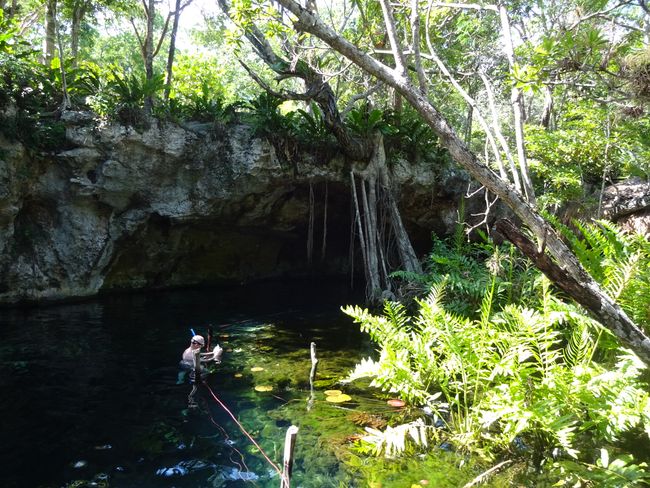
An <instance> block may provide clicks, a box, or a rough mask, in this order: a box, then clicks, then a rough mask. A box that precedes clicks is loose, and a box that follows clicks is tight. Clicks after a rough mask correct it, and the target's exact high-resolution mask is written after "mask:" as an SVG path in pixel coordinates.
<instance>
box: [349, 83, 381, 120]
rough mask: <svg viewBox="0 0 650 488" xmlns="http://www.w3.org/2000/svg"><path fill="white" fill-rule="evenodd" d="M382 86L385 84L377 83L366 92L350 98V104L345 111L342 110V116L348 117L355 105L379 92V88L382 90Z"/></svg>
mask: <svg viewBox="0 0 650 488" xmlns="http://www.w3.org/2000/svg"><path fill="white" fill-rule="evenodd" d="M382 85H383V83H381V82H379V83H375V84H374V85H373V86H371V87H370V88H369V89H368V90H366V91H365V92H363V93H357V94H356V95H354V96H353V97H352V98H350V100H349V101H348V103H347V104H346V105H345V108H344V109H343V110H341V115H346V114H347V113H348V112H349V111H350V110H352V108H353V107H354V104H355V103H357V102H358V101H359V100H363V99H364V98H368V97H369V96H370V95H372V94H373V93H375V92H376V91H377V90H379V88H381V86H382Z"/></svg>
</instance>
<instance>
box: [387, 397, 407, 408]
mask: <svg viewBox="0 0 650 488" xmlns="http://www.w3.org/2000/svg"><path fill="white" fill-rule="evenodd" d="M386 403H388V404H389V405H390V406H391V407H403V406H404V405H406V402H405V401H404V400H400V399H399V398H391V399H390V400H388V401H387V402H386Z"/></svg>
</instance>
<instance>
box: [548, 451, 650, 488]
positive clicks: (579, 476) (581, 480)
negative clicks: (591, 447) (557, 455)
mask: <svg viewBox="0 0 650 488" xmlns="http://www.w3.org/2000/svg"><path fill="white" fill-rule="evenodd" d="M633 461H634V458H633V457H632V456H631V455H629V454H624V455H621V456H619V457H616V458H614V459H612V460H610V458H609V452H608V451H607V449H604V448H603V449H601V450H600V457H599V458H598V459H597V460H596V461H595V462H593V463H587V462H576V461H574V460H563V461H557V462H555V463H553V464H552V466H551V468H550V476H551V477H552V479H553V481H556V480H557V481H556V483H555V485H554V486H598V487H602V488H628V487H632V486H647V485H648V483H650V473H649V472H648V471H647V465H646V463H639V464H635V463H634V462H633Z"/></svg>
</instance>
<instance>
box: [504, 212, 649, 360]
mask: <svg viewBox="0 0 650 488" xmlns="http://www.w3.org/2000/svg"><path fill="white" fill-rule="evenodd" d="M496 229H497V230H498V231H499V232H500V233H501V234H503V235H504V236H505V237H506V238H507V239H508V240H509V241H510V242H512V243H513V244H514V245H515V246H517V248H518V249H519V250H520V251H521V252H522V253H523V254H524V255H525V256H526V257H528V258H529V259H530V260H531V261H532V262H533V263H535V266H536V267H537V268H538V269H539V270H540V271H541V272H542V273H544V274H545V275H546V276H547V277H548V279H550V280H551V281H552V282H553V283H554V284H555V285H556V286H558V287H559V288H560V289H561V290H562V291H563V292H564V293H566V294H567V295H568V296H570V297H571V298H573V299H574V300H575V301H576V302H578V303H579V304H580V305H582V306H583V307H584V308H585V309H587V310H588V311H590V312H591V314H592V315H593V316H594V317H595V318H596V320H598V321H599V322H600V323H601V324H610V326H608V327H607V328H608V329H609V330H610V331H611V332H612V333H613V334H614V335H615V336H616V337H618V338H619V339H621V341H623V342H625V343H626V344H628V345H629V347H630V349H632V350H633V351H634V352H635V353H636V354H637V355H638V356H639V357H640V358H641V359H642V360H643V361H644V362H645V363H650V339H649V338H648V337H647V336H646V335H645V334H644V333H643V332H642V331H641V329H639V328H638V327H637V326H636V325H635V324H634V323H633V322H632V321H631V320H630V319H629V318H628V317H627V315H625V313H624V312H623V310H621V309H620V307H619V306H618V305H617V304H616V303H613V302H612V301H611V300H610V298H609V297H608V296H607V295H605V294H604V293H602V292H601V291H600V290H598V289H594V288H591V287H585V286H584V285H583V284H582V283H580V282H578V281H576V280H575V279H574V278H573V277H572V276H569V275H567V274H566V273H565V271H564V270H563V269H562V268H560V267H559V266H558V265H557V264H556V263H555V262H553V260H552V259H551V258H550V257H549V256H547V255H546V254H545V253H544V252H539V250H538V249H537V246H536V245H535V244H534V243H533V242H531V241H530V239H528V238H527V237H526V236H525V235H524V234H523V233H522V232H521V231H520V230H519V229H518V228H517V227H516V226H515V225H514V224H513V223H512V222H510V221H509V220H506V219H501V220H499V221H497V223H496Z"/></svg>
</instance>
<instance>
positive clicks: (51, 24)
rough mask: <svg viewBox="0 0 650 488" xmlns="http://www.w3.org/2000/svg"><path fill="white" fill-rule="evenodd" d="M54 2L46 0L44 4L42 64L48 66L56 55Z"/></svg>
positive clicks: (54, 0) (55, 0) (55, 1)
mask: <svg viewBox="0 0 650 488" xmlns="http://www.w3.org/2000/svg"><path fill="white" fill-rule="evenodd" d="M56 3H57V0H47V3H46V4H45V40H44V44H43V64H45V65H46V66H49V65H50V63H51V62H52V60H53V59H54V57H55V56H56Z"/></svg>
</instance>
